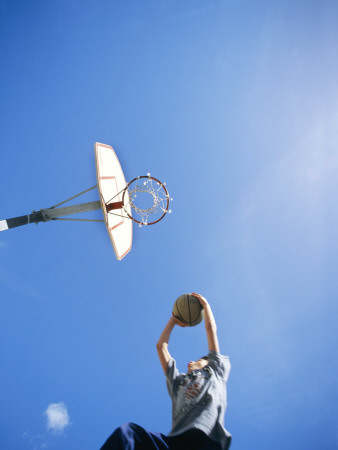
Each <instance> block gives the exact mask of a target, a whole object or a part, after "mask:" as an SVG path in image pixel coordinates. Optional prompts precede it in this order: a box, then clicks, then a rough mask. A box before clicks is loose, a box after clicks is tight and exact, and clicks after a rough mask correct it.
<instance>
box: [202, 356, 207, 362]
mask: <svg viewBox="0 0 338 450" xmlns="http://www.w3.org/2000/svg"><path fill="white" fill-rule="evenodd" d="M200 359H206V360H207V361H208V362H209V356H202V358H200Z"/></svg>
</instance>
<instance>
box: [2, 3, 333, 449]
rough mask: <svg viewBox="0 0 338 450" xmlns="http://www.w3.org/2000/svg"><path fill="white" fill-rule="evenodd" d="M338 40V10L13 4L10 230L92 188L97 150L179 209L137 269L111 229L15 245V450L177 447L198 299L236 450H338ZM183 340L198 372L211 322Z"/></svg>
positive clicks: (6, 153) (9, 376)
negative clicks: (161, 189)
mask: <svg viewBox="0 0 338 450" xmlns="http://www.w3.org/2000/svg"><path fill="white" fill-rule="evenodd" d="M337 24H338V4H337V2H336V1H334V0H332V1H330V0H306V1H305V0H300V1H297V2H294V1H291V0H283V1H279V0H277V1H271V0H269V1H268V0H266V1H264V0H257V1H252V0H222V1H221V0H209V1H206V0H186V1H178V0H172V1H169V0H143V1H138V0H127V1H122V0H113V1H108V0H95V1H94V0H93V1H91V0H87V1H80V0H55V1H53V2H50V1H49V2H46V1H43V0H32V1H29V2H27V1H24V0H0V62H1V70H0V74H1V78H0V80H1V81H0V99H1V100H0V123H1V128H0V144H1V151H0V167H1V189H0V219H7V218H11V217H16V216H20V215H23V214H27V213H30V212H31V211H32V210H33V209H34V210H39V209H40V208H46V207H49V206H51V205H53V204H55V203H58V202H60V201H62V200H64V199H66V198H68V197H70V196H72V195H74V194H76V193H78V192H81V191H82V190H85V189H87V188H89V187H91V186H93V185H95V184H96V177H95V162H94V143H95V142H96V141H98V142H102V143H105V144H108V145H111V146H113V148H114V149H115V151H116V153H117V154H118V156H119V158H120V161H121V164H122V166H123V168H124V172H125V175H126V178H127V179H128V180H130V179H132V178H133V177H134V176H137V175H143V174H146V173H147V172H151V174H152V175H154V176H156V177H158V178H159V179H161V180H163V181H166V182H167V187H168V189H169V192H170V194H171V196H172V197H173V198H174V202H173V204H172V210H173V213H172V214H171V215H170V216H169V217H166V218H165V219H164V220H163V221H162V222H160V223H159V224H158V225H155V226H153V227H148V228H143V229H139V228H138V227H137V226H136V227H135V228H134V241H133V248H132V251H131V252H130V253H129V254H128V255H127V256H126V258H125V259H124V260H123V261H121V262H118V261H117V260H116V259H115V256H114V252H113V249H112V247H111V244H110V241H109V238H108V235H107V233H106V230H105V227H104V225H103V224H101V223H74V222H52V223H46V224H39V225H37V226H36V225H26V226H24V227H20V228H16V229H13V230H9V231H4V232H1V233H0V308H1V309H0V336H1V354H0V364H1V367H0V371H1V377H0V398H1V408H0V447H1V448H3V449H6V450H18V449H20V450H34V449H35V450H38V449H42V448H47V449H48V448H53V449H60V450H74V449H80V448H81V449H83V450H87V449H88V450H91V449H96V448H99V447H100V445H102V443H103V442H104V441H105V439H106V438H107V437H108V435H109V434H110V433H111V432H112V431H113V430H114V429H115V428H116V427H117V426H119V425H120V424H122V423H123V422H126V421H133V422H136V423H138V424H140V425H142V426H144V427H146V428H148V429H151V430H154V431H161V432H164V433H166V432H168V431H169V430H170V424H171V404H170V399H169V396H168V394H167V390H166V385H165V379H164V376H163V373H162V369H161V366H160V363H159V361H158V360H157V354H156V348H155V344H156V341H157V339H158V337H159V335H160V333H161V331H162V328H163V327H164V325H165V324H166V322H167V320H168V319H169V316H170V314H171V309H172V305H173V303H174V300H175V299H176V297H178V296H179V295H180V294H182V293H185V292H191V291H196V292H200V293H201V294H203V295H204V296H205V297H207V299H208V300H209V302H210V304H211V306H212V307H213V311H214V314H215V317H216V320H217V324H218V332H219V339H220V346H221V351H222V353H224V354H228V355H229V356H230V358H231V362H232V372H231V375H230V379H229V383H228V403H229V404H228V410H227V415H226V420H225V426H226V428H227V429H228V430H229V431H230V432H231V433H232V435H233V444H232V450H252V449H255V450H256V449H257V450H271V449H273V450H279V449H283V450H284V449H285V448H287V449H290V450H311V449H318V448H320V449H325V450H332V449H336V448H337V447H338V398H337V392H338V378H337V373H338V362H337V361H338V359H337V358H338V350H337V348H338V347H337V334H338V333H337V319H338V305H337V297H338V276H337V267H338V238H337V229H338V200H337V189H338V106H337V105H338V103H337V99H338V76H337V74H338V58H337V55H338V48H337V47H338V44H337V43H338V26H337ZM97 199H98V194H97V192H95V191H92V192H91V193H89V194H87V195H86V196H85V197H84V198H83V201H92V200H97ZM91 217H93V218H95V219H99V218H101V213H100V212H99V211H98V212H95V213H92V215H91ZM170 343H171V345H170V351H171V353H172V354H173V356H174V357H175V359H176V360H177V364H178V367H179V368H180V370H181V371H185V369H186V363H187V362H188V361H189V360H190V359H195V358H198V357H199V356H202V355H203V354H205V353H206V350H207V344H206V336H205V330H204V326H203V325H199V326H197V327H195V328H191V329H178V330H174V334H173V336H172V339H171V342H170Z"/></svg>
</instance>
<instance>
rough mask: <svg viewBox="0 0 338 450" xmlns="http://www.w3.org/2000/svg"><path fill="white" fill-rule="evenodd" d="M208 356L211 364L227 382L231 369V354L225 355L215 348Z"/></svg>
mask: <svg viewBox="0 0 338 450" xmlns="http://www.w3.org/2000/svg"><path fill="white" fill-rule="evenodd" d="M208 357H209V364H210V366H211V367H212V368H213V369H214V371H215V372H216V373H217V374H218V375H219V376H220V378H221V379H222V380H224V381H225V382H226V381H227V380H228V378H229V374H230V369H231V365H230V359H229V356H224V355H221V354H220V353H218V352H215V350H210V352H209V355H208Z"/></svg>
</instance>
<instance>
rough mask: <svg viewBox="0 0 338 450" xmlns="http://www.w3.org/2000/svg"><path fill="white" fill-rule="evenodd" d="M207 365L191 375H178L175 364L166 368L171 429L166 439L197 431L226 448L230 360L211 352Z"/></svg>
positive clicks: (171, 361) (170, 363) (170, 364)
mask: <svg viewBox="0 0 338 450" xmlns="http://www.w3.org/2000/svg"><path fill="white" fill-rule="evenodd" d="M208 358H209V364H208V366H207V367H205V368H204V369H201V370H195V371H193V372H191V373H188V374H185V373H179V371H178V370H177V368H176V361H175V360H174V359H171V360H170V361H169V363H168V367H167V373H166V377H167V387H168V392H169V395H170V397H171V399H172V429H171V431H170V433H169V436H177V435H179V434H182V433H184V432H185V431H188V430H191V429H194V428H197V429H199V430H202V431H203V432H204V433H205V434H206V435H207V436H209V438H211V439H212V440H214V441H216V442H219V443H220V444H221V445H222V447H223V448H224V449H228V448H229V445H230V441H231V434H230V433H229V432H228V431H227V430H226V429H225V428H224V426H223V423H224V414H225V410H226V406H227V394H226V382H227V379H228V377H229V373H230V360H229V357H228V356H223V355H221V354H220V353H217V352H215V351H213V350H211V351H210V352H209V355H208Z"/></svg>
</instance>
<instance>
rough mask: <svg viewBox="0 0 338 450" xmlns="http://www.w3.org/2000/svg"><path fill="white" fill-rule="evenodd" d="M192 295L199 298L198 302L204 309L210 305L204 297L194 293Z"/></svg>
mask: <svg viewBox="0 0 338 450" xmlns="http://www.w3.org/2000/svg"><path fill="white" fill-rule="evenodd" d="M191 295H192V296H194V297H196V298H197V300H198V301H199V302H200V304H201V305H202V307H203V308H204V307H205V306H207V305H208V304H209V303H208V301H207V299H206V298H204V297H203V295H201V294H196V292H192V293H191Z"/></svg>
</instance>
